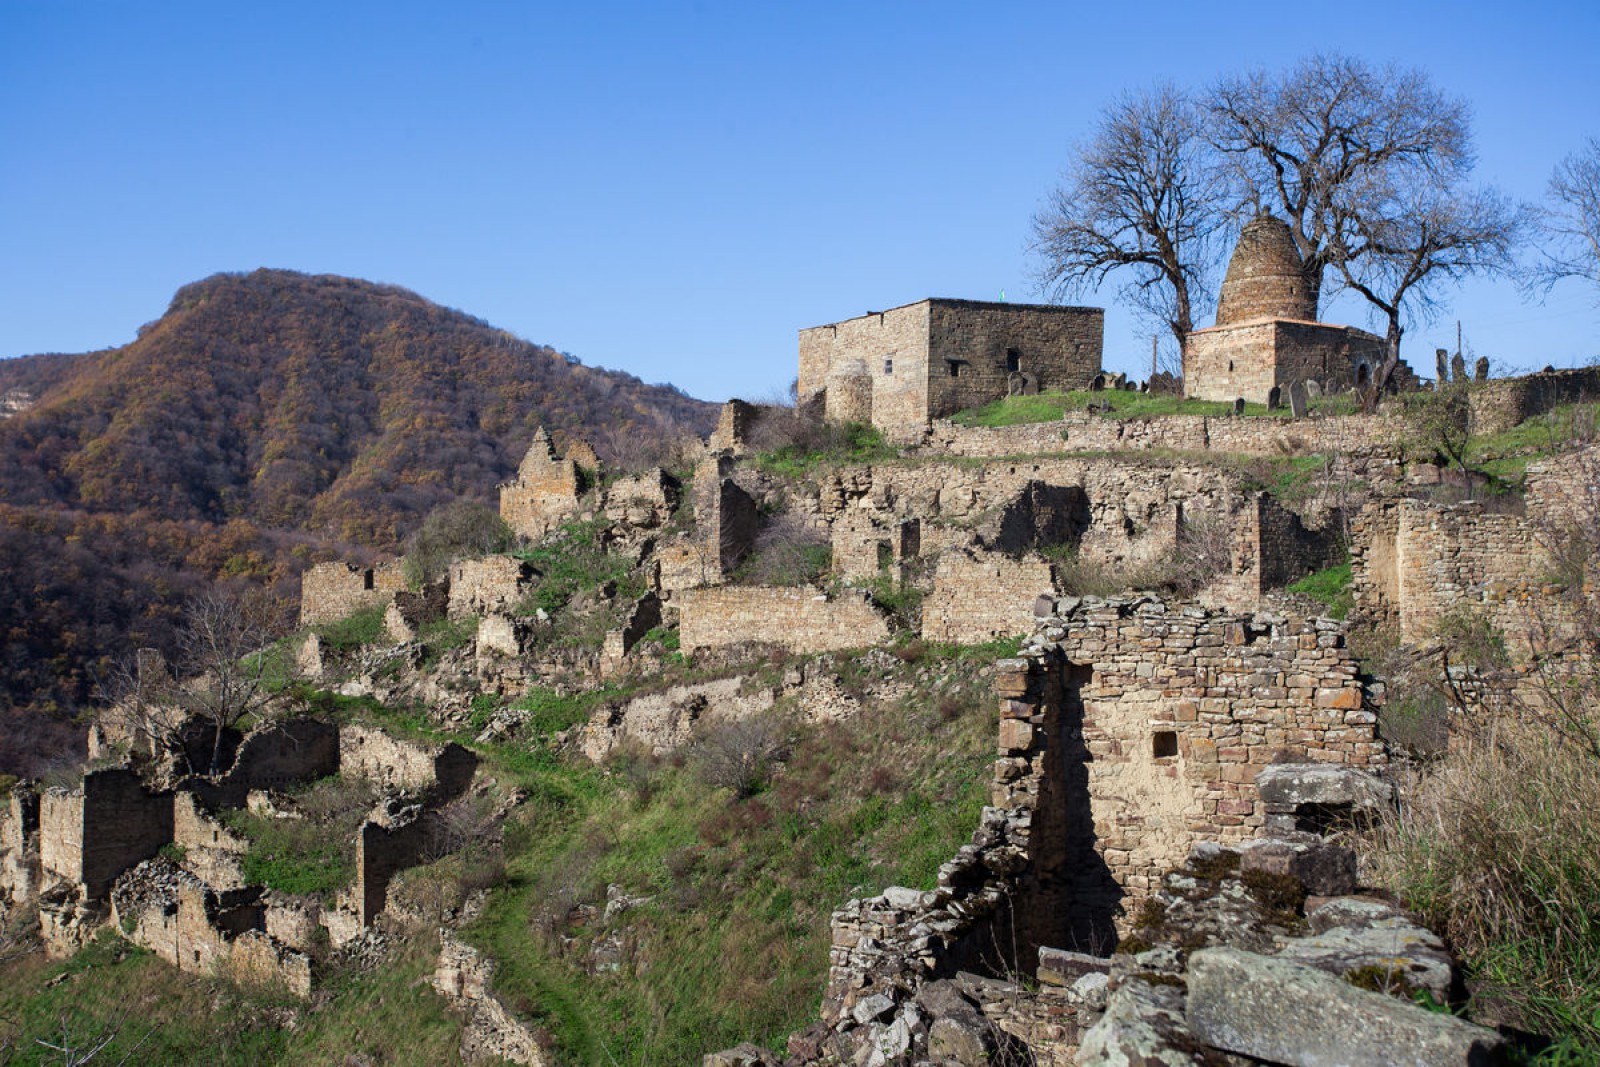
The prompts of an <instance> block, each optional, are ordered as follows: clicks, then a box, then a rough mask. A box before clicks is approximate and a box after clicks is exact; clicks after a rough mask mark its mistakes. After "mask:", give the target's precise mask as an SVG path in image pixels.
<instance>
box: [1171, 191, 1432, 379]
mask: <svg viewBox="0 0 1600 1067" xmlns="http://www.w3.org/2000/svg"><path fill="white" fill-rule="evenodd" d="M1383 357H1384V341H1383V338H1381V337H1378V336H1376V335H1375V334H1370V333H1368V332H1367V331H1365V330H1358V329H1356V328H1355V327H1353V326H1333V325H1330V324H1328V323H1324V322H1318V321H1317V302H1316V299H1315V298H1314V297H1313V296H1312V295H1311V290H1310V287H1309V286H1307V285H1306V283H1305V277H1304V275H1303V273H1302V271H1301V259H1300V252H1299V250H1298V249H1296V248H1295V245H1294V235H1293V234H1292V233H1290V232H1289V224H1288V223H1286V222H1284V221H1283V220H1282V219H1280V218H1278V217H1276V216H1275V215H1272V214H1268V213H1263V214H1261V215H1257V216H1256V217H1255V218H1253V219H1251V220H1250V221H1249V222H1247V223H1245V225H1244V228H1243V229H1242V230H1240V231H1239V244H1238V246H1237V247H1236V248H1235V249H1234V251H1233V258H1232V259H1230V260H1229V261H1228V273H1227V276H1226V277H1225V278H1224V279H1223V282H1222V291H1221V293H1220V294H1219V297H1218V300H1217V324H1216V325H1215V326H1212V327H1210V328H1209V329H1204V330H1195V331H1194V332H1193V333H1191V334H1190V335H1189V343H1188V345H1187V346H1186V351H1185V352H1184V357H1183V394H1184V396H1188V397H1194V398H1196V399H1200V400H1233V399H1235V398H1237V397H1243V398H1244V399H1245V400H1249V401H1253V402H1255V403H1258V404H1263V403H1266V402H1267V401H1268V399H1269V397H1270V396H1271V395H1272V392H1273V390H1274V389H1275V388H1276V389H1277V390H1278V395H1279V397H1280V398H1283V399H1284V401H1285V402H1287V397H1288V394H1289V390H1290V388H1291V387H1292V386H1293V385H1294V384H1295V383H1296V382H1302V383H1303V382H1309V381H1315V382H1317V383H1318V384H1320V385H1321V386H1322V387H1323V390H1324V391H1328V392H1338V391H1340V390H1344V389H1349V388H1352V387H1356V386H1365V385H1367V383H1368V382H1370V381H1371V379H1372V376H1373V375H1374V374H1376V373H1377V372H1378V369H1379V368H1380V367H1381V365H1382V363H1383ZM1396 376H1397V378H1409V377H1410V370H1409V368H1407V367H1405V365H1404V364H1402V365H1401V366H1400V368H1398V369H1397V370H1396Z"/></svg>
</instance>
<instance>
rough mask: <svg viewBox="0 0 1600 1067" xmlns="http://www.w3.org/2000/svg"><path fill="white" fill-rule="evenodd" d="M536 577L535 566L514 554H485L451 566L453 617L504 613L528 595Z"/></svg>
mask: <svg viewBox="0 0 1600 1067" xmlns="http://www.w3.org/2000/svg"><path fill="white" fill-rule="evenodd" d="M534 578H535V574H534V570H533V565H532V564H530V563H526V562H524V561H522V560H520V559H517V558H516V557H515V556H483V557H480V558H478V559H463V560H459V561H458V562H456V563H453V564H451V565H450V607H449V616H450V618H452V619H467V618H471V617H473V616H475V615H488V614H490V613H492V612H505V611H507V610H508V609H510V608H512V607H514V606H516V604H517V603H518V602H520V601H521V600H522V598H523V597H525V596H527V595H528V592H529V590H530V589H531V588H532V587H533V581H534Z"/></svg>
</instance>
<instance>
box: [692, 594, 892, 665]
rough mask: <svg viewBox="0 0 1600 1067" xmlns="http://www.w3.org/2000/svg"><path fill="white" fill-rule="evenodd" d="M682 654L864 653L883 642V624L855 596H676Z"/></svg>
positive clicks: (862, 598)
mask: <svg viewBox="0 0 1600 1067" xmlns="http://www.w3.org/2000/svg"><path fill="white" fill-rule="evenodd" d="M674 600H675V602H676V603H677V605H678V619H679V622H678V633H679V641H680V643H681V644H682V647H683V648H684V649H685V650H694V649H701V648H724V647H726V646H728V645H737V644H743V643H745V642H754V643H757V644H769V645H778V646H781V647H783V648H787V649H789V650H790V651H792V652H802V653H804V652H829V651H833V650H835V649H843V648H869V647H871V646H874V645H878V644H881V643H883V642H885V641H887V640H888V639H889V624H888V622H887V621H886V620H885V619H884V616H883V614H882V613H881V612H879V611H878V609H877V608H875V607H874V606H873V605H872V603H871V602H870V601H869V600H868V599H867V598H866V597H865V596H864V595H863V594H860V593H854V592H846V593H843V594H841V595H839V596H836V597H830V596H828V595H827V594H825V593H823V592H822V591H820V590H818V589H814V588H811V587H809V586H797V587H773V586H748V585H742V586H718V587H715V588H709V589H691V590H686V591H684V592H682V593H679V594H678V595H677V596H676V597H675V598H674Z"/></svg>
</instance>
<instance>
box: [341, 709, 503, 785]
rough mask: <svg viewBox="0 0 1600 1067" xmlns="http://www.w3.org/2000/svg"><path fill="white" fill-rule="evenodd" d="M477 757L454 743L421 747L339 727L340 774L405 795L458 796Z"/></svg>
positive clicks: (370, 731) (355, 728) (373, 731)
mask: <svg viewBox="0 0 1600 1067" xmlns="http://www.w3.org/2000/svg"><path fill="white" fill-rule="evenodd" d="M476 768H477V757H475V756H473V755H472V752H471V750H469V749H466V748H464V747H462V746H461V745H458V744H456V743H455V742H454V741H452V742H449V743H448V744H444V745H419V744H416V743H415V742H411V741H403V740H400V739H398V738H394V737H390V736H389V735H388V734H386V733H384V732H383V731H382V730H376V729H372V728H370V727H366V726H361V725H358V724H354V723H351V724H347V725H344V726H341V727H340V728H339V771H340V773H341V774H350V775H355V776H356V777H358V778H365V779H367V780H368V781H372V782H376V783H378V784H379V785H381V786H383V787H384V788H387V789H394V790H398V791H400V792H403V793H418V792H424V791H432V792H434V793H436V794H440V795H448V796H455V795H457V794H459V793H460V792H461V791H462V790H463V789H465V788H466V786H467V783H468V782H470V781H471V780H472V775H473V772H474V771H475V770H476Z"/></svg>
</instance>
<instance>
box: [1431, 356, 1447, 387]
mask: <svg viewBox="0 0 1600 1067" xmlns="http://www.w3.org/2000/svg"><path fill="white" fill-rule="evenodd" d="M1433 359H1434V362H1435V363H1437V364H1438V365H1439V373H1438V376H1437V377H1435V378H1434V382H1435V384H1437V385H1443V384H1444V383H1445V382H1448V381H1449V380H1450V353H1448V352H1446V351H1445V350H1444V349H1442V348H1435V349H1434V350H1433Z"/></svg>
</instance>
